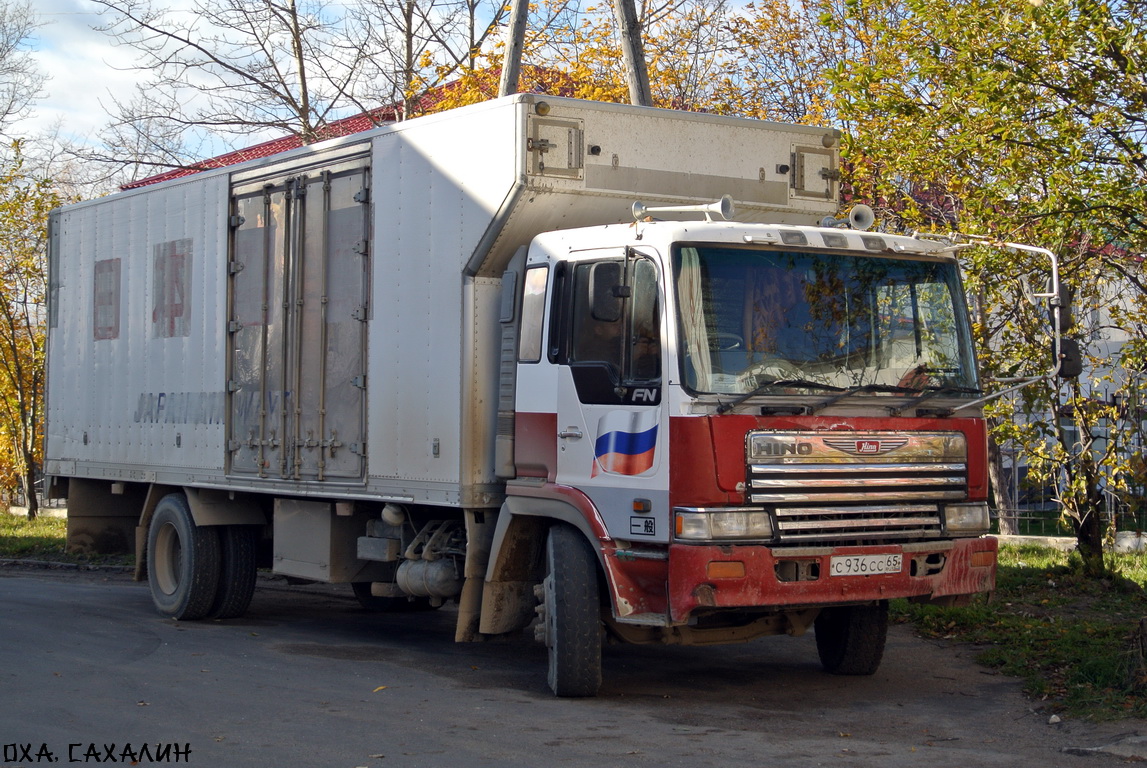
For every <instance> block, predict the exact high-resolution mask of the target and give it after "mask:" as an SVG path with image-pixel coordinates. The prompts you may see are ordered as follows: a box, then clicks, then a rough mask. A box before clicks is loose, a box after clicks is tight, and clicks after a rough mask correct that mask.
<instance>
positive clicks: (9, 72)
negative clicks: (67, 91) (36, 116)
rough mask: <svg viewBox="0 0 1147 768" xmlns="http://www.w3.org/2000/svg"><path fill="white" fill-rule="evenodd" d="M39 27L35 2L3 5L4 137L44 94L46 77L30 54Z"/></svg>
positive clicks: (0, 91)
mask: <svg viewBox="0 0 1147 768" xmlns="http://www.w3.org/2000/svg"><path fill="white" fill-rule="evenodd" d="M37 26H39V21H38V19H37V16H36V13H35V10H34V9H33V6H32V3H31V0H26V1H25V2H11V1H10V0H8V1H6V2H3V3H0V135H3V136H8V135H9V131H10V129H11V127H12V124H13V123H14V122H16V121H17V120H19V119H20V118H23V117H27V116H28V114H29V113H30V112H31V109H32V106H33V104H35V102H36V99H38V98H39V97H40V96H41V95H42V93H41V88H42V87H43V85H44V81H45V77H44V74H43V73H42V72H40V71H39V70H38V69H37V68H36V63H35V61H34V60H33V58H32V55H31V53H30V52H29V51H28V45H29V40H30V39H31V37H32V35H33V33H34V32H35V31H36V27H37Z"/></svg>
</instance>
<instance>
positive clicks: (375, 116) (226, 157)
mask: <svg viewBox="0 0 1147 768" xmlns="http://www.w3.org/2000/svg"><path fill="white" fill-rule="evenodd" d="M397 118H398V111H397V108H396V107H395V106H389V107H380V108H378V109H373V110H371V111H370V112H363V113H361V114H358V115H353V116H352V117H346V118H343V119H342V120H335V121H334V122H331V123H327V124H326V125H324V126H323V127H322V128H320V129H319V130H318V136H319V140H320V141H321V140H323V139H334V138H338V137H339V136H349V135H350V134H352V133H359V132H361V131H368V130H370V129H371V128H375V127H377V126H380V125H386V124H387V123H393V122H394V121H395V120H396V119H397ZM301 146H303V138H302V137H301V136H283V137H281V138H278V139H271V140H270V141H264V142H263V143H262V144H256V145H254V146H253V147H245V148H244V149H237V150H235V151H234V152H228V153H226V154H223V155H219V156H218V157H212V158H210V159H208V160H201V161H200V162H198V163H196V164H195V165H193V166H189V167H187V168H173V169H171V170H170V171H164V172H163V173H158V174H156V175H154V176H148V177H147V178H145V179H138V180H136V181H132V182H129V183H127V184H124V185H123V186H121V187H120V189H136V188H138V187H146V186H149V185H151V184H158V183H159V182H161V181H170V180H171V179H180V178H183V177H184V176H192V175H194V174H196V173H199V172H200V171H207V170H210V169H212V168H225V167H227V166H229V165H236V164H238V163H242V162H245V161H247V160H255V159H257V158H260V157H269V156H270V155H276V154H278V153H280V152H286V151H287V150H290V149H297V148H299V147H301Z"/></svg>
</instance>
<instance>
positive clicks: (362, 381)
mask: <svg viewBox="0 0 1147 768" xmlns="http://www.w3.org/2000/svg"><path fill="white" fill-rule="evenodd" d="M350 383H351V384H353V385H354V386H356V387H358V388H359V389H366V374H365V373H364V374H363V375H362V376H355V377H354V378H353V379H351V380H350Z"/></svg>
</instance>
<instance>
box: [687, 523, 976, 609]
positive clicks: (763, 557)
mask: <svg viewBox="0 0 1147 768" xmlns="http://www.w3.org/2000/svg"><path fill="white" fill-rule="evenodd" d="M905 550H907V551H905ZM996 552H997V544H996V540H995V539H994V538H990V537H986V538H980V539H957V540H955V541H951V542H935V543H933V544H914V545H910V546H908V547H905V548H901V547H900V546H898V545H883V546H847V547H834V548H805V549H801V550H794V551H793V552H792V553H786V552H785V550H783V549H776V550H774V549H769V548H768V547H762V546H748V545H746V546H735V545H734V546H694V545H682V544H673V545H670V547H669V568H668V574H669V608H670V615H671V619H672V621H673V622H675V623H676V622H684V621H687V620H688V618H689V617H690V616H691V615H693V614H694V613H696V612H699V611H707V610H713V609H718V610H719V609H738V608H790V607H792V608H795V607H800V606H818V605H833V604H842V603H860V602H869V601H873V600H889V599H893V598H898V597H916V598H933V599H935V598H944V597H951V596H959V595H971V594H975V593H978V592H987V591H991V590H992V589H994V588H995V573H996V569H995V566H996ZM895 554H901V555H902V560H901V568H900V570H899V571H897V572H893V573H874V574H868V575H864V574H854V575H834V573H833V570H834V568H833V565H834V563H833V558H840V559H839V560H838V561H837V563H836V565H837V568H836V569H835V570H837V571H841V570H846V569H845V568H842V564H846V563H858V562H860V560H859V559H856V556H864V555H874V556H878V555H895ZM847 558H853V559H851V560H848V559H847ZM879 559H880V558H870V559H868V560H866V562H871V561H873V560H879Z"/></svg>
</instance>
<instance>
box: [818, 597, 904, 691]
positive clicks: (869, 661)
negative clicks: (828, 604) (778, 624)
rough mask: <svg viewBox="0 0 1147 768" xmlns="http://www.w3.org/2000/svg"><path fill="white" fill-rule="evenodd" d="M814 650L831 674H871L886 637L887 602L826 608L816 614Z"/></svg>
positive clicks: (877, 661) (881, 653) (879, 658)
mask: <svg viewBox="0 0 1147 768" xmlns="http://www.w3.org/2000/svg"><path fill="white" fill-rule="evenodd" d="M815 626H816V650H817V653H818V654H820V663H821V664H822V665H823V666H824V668H825V670H826V671H828V672H831V673H833V674H834V675H871V674H873V673H875V672H876V670H877V668H879V667H880V660H881V658H883V656H884V644H885V641H886V640H887V639H888V603H887V601H884V602H880V603H878V604H876V605H850V606H843V607H840V608H825V609H824V610H822V611H821V612H820V615H819V616H817V617H816V625H815Z"/></svg>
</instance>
